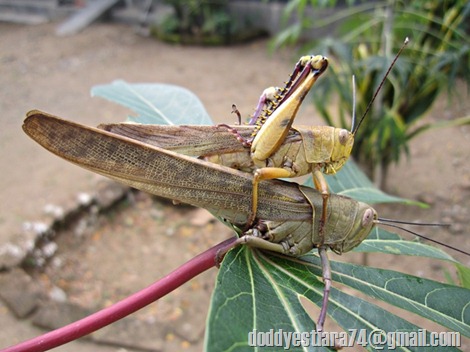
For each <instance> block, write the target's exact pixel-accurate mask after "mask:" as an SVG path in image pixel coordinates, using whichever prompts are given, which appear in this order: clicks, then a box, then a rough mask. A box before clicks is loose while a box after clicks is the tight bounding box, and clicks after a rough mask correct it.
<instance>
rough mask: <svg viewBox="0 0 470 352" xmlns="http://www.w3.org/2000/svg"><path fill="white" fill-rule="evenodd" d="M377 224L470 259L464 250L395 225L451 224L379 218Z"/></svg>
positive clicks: (444, 225)
mask: <svg viewBox="0 0 470 352" xmlns="http://www.w3.org/2000/svg"><path fill="white" fill-rule="evenodd" d="M375 223H376V224H379V225H383V226H390V227H394V228H396V229H400V230H403V231H405V232H408V233H411V234H412V235H415V236H417V237H419V238H422V239H425V240H427V241H430V242H433V243H436V244H439V245H441V246H443V247H446V248H449V249H453V250H454V251H457V252H460V253H462V254H465V255H467V256H469V257H470V253H468V252H466V251H463V250H461V249H458V248H455V247H452V246H450V245H448V244H446V243H443V242H440V241H437V240H434V239H432V238H429V237H426V236H424V235H420V234H419V233H417V232H414V231H411V230H408V229H405V228H404V227H401V226H398V225H395V224H393V223H398V224H407V225H419V226H439V227H448V226H450V224H434V223H422V222H406V221H400V220H392V219H384V218H378V219H377V220H376V222H375Z"/></svg>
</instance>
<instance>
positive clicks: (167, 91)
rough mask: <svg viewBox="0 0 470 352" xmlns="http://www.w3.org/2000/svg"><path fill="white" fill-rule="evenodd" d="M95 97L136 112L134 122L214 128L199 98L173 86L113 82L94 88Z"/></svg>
mask: <svg viewBox="0 0 470 352" xmlns="http://www.w3.org/2000/svg"><path fill="white" fill-rule="evenodd" d="M91 95H92V96H99V97H101V98H104V99H107V100H110V101H113V102H116V103H118V104H121V105H123V106H125V107H128V108H130V109H131V110H133V111H135V112H136V113H137V114H138V116H136V117H129V120H131V121H133V122H139V123H144V124H163V125H181V124H192V125H212V124H213V123H212V120H211V118H210V117H209V115H208V114H207V112H206V110H205V108H204V106H203V105H202V103H201V101H200V100H199V98H198V97H197V96H196V95H194V94H193V93H192V92H191V91H189V90H187V89H185V88H182V87H179V86H175V85H171V84H150V83H141V84H135V83H133V84H131V83H127V82H125V81H121V80H118V81H114V82H113V83H111V84H105V85H99V86H94V87H93V88H92V89H91Z"/></svg>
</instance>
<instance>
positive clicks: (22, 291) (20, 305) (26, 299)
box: [0, 268, 45, 318]
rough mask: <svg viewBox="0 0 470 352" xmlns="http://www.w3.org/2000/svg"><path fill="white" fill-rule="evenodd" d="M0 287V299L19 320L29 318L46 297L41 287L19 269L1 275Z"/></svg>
mask: <svg viewBox="0 0 470 352" xmlns="http://www.w3.org/2000/svg"><path fill="white" fill-rule="evenodd" d="M0 287H1V288H2V289H1V290H0V297H1V298H2V300H3V301H4V302H5V304H6V305H7V306H8V307H9V308H10V310H11V311H12V312H13V313H14V314H15V315H16V316H17V317H18V318H24V317H26V316H28V315H29V314H30V313H31V312H33V310H34V309H36V307H37V306H38V304H39V301H40V299H41V298H43V297H45V292H44V291H43V290H42V288H41V286H40V285H39V284H38V283H37V282H35V281H34V280H33V279H32V278H31V276H29V275H28V274H26V272H24V271H23V270H22V269H19V268H15V269H13V270H11V271H9V272H7V273H4V274H2V275H0Z"/></svg>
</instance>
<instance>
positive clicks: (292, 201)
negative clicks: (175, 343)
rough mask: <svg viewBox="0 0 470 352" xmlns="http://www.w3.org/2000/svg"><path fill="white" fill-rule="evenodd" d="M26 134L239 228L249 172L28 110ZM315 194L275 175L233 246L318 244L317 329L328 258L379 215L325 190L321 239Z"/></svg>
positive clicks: (353, 242) (296, 251) (291, 251)
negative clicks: (255, 215) (249, 224)
mask: <svg viewBox="0 0 470 352" xmlns="http://www.w3.org/2000/svg"><path fill="white" fill-rule="evenodd" d="M23 130H24V131H25V133H26V134H28V136H30V137H31V138H32V139H34V140H35V141H36V142H38V143H39V144H40V145H41V146H43V147H44V148H45V149H47V150H49V151H50V152H52V153H54V154H56V155H58V156H59V157H61V158H63V159H65V160H67V161H70V162H72V163H74V164H76V165H79V166H81V167H83V168H85V169H88V170H91V171H93V172H96V173H99V174H101V175H104V176H107V177H109V178H111V179H114V180H116V181H118V182H121V183H124V184H127V185H129V186H132V187H134V188H137V189H140V190H143V191H146V192H149V193H152V194H155V195H159V196H162V197H166V198H169V199H173V200H177V201H179V202H183V203H188V204H192V205H195V206H198V207H203V208H206V209H208V210H209V211H210V212H212V213H213V214H214V215H216V216H219V217H222V218H225V219H226V220H228V221H229V222H230V223H232V224H234V225H236V226H238V227H240V228H242V227H244V226H245V225H246V222H247V215H248V214H249V212H250V207H249V206H248V204H249V201H248V200H249V199H250V198H251V187H252V175H251V174H249V173H245V172H241V171H238V170H234V169H231V168H228V167H225V166H221V165H216V164H213V163H210V162H207V161H204V160H198V159H195V158H192V157H189V156H186V155H182V154H178V153H175V152H173V151H169V150H165V149H162V148H159V147H155V146H152V145H149V144H145V143H142V142H140V141H137V140H134V139H131V138H128V137H124V136H120V135H117V134H113V133H110V132H107V131H103V130H100V129H96V128H91V127H87V126H83V125H80V124H77V123H74V122H70V121H66V120H63V119H60V118H58V117H55V116H52V115H49V114H46V113H42V112H40V111H36V110H34V111H30V112H29V113H28V114H27V117H26V119H25V121H24V124H23ZM322 212H323V200H322V196H321V194H320V193H319V192H318V191H316V190H314V189H312V188H309V187H302V186H299V185H297V184H294V183H289V182H285V181H281V180H268V181H266V182H263V183H261V184H260V197H259V208H258V215H259V217H260V219H261V220H259V221H258V223H257V224H256V226H253V227H252V228H251V229H249V230H248V231H246V232H245V234H244V236H242V237H240V238H239V239H238V240H237V241H236V243H237V244H247V245H249V246H252V247H255V248H260V249H264V250H269V251H274V252H278V253H283V254H286V255H289V256H300V255H302V254H305V253H307V252H309V251H310V250H312V249H313V248H318V252H319V256H320V259H321V264H322V277H323V280H324V282H325V287H324V296H323V301H322V307H321V311H320V316H319V318H318V322H317V329H318V330H319V331H321V330H322V329H323V324H324V321H325V317H326V312H327V303H328V295H329V290H330V286H331V270H330V265H329V260H328V256H327V253H326V251H327V249H328V248H330V249H331V250H332V251H334V252H336V253H339V254H341V253H343V252H348V251H350V250H351V249H353V248H354V247H356V246H357V245H359V244H360V243H361V242H362V241H363V240H364V239H365V238H366V237H367V236H368V234H369V233H370V231H371V230H372V228H373V227H374V225H376V224H385V223H387V222H391V220H386V219H380V218H378V216H377V212H376V211H375V210H374V209H373V208H372V207H370V206H369V205H367V204H365V203H362V202H358V201H355V200H353V199H351V198H348V197H344V196H340V195H335V194H332V195H331V196H330V200H329V202H328V206H327V219H328V222H326V223H325V226H324V234H325V237H324V238H321V236H320V234H319V227H320V222H321V216H320V214H321V213H322Z"/></svg>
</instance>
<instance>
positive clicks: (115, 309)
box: [1, 237, 236, 352]
mask: <svg viewBox="0 0 470 352" xmlns="http://www.w3.org/2000/svg"><path fill="white" fill-rule="evenodd" d="M235 240H236V237H232V238H230V239H228V240H225V241H223V242H221V243H219V244H217V245H216V246H214V247H211V248H210V249H208V250H206V251H205V252H203V253H201V254H199V255H198V256H196V257H194V258H192V259H191V260H189V261H188V262H186V263H184V264H183V265H181V266H180V267H179V268H177V269H176V270H174V271H173V272H171V273H170V274H168V275H167V276H165V277H163V278H161V279H160V280H158V281H157V282H155V283H154V284H152V285H150V286H148V287H146V288H144V289H143V290H141V291H139V292H136V293H134V294H133V295H131V296H129V297H127V298H125V299H123V300H121V301H119V302H117V303H115V304H113V305H112V306H110V307H107V308H105V309H102V310H100V311H98V312H96V313H94V314H91V315H89V316H87V317H85V318H83V319H80V320H78V321H76V322H73V323H71V324H69V325H66V326H63V327H61V328H59V329H56V330H53V331H50V332H48V333H45V334H43V335H40V336H37V337H34V338H32V339H30V340H26V341H24V342H21V343H19V344H17V345H14V346H11V347H8V348H6V349H4V350H1V352H20V351H22V352H33V351H34V352H40V351H47V350H49V349H51V348H55V347H58V346H61V345H63V344H65V343H67V342H70V341H73V340H75V339H78V338H80V337H83V336H85V335H88V334H90V333H92V332H94V331H96V330H98V329H101V328H103V327H105V326H106V325H109V324H111V323H114V322H116V321H117V320H119V319H122V318H124V317H125V316H127V315H129V314H131V313H134V312H136V311H137V310H139V309H141V308H143V307H145V306H147V305H149V304H150V303H152V302H155V301H156V300H158V299H160V298H161V297H163V296H165V295H167V294H168V293H170V292H171V291H173V290H175V289H176V288H178V287H180V286H181V285H183V284H184V283H186V282H187V281H189V280H190V279H192V278H194V277H196V276H197V275H199V274H201V273H203V272H204V271H206V270H208V269H210V268H212V267H213V266H215V265H216V261H215V258H216V255H217V253H218V252H219V250H220V249H223V248H226V247H227V246H229V245H230V244H231V243H232V242H233V241H235Z"/></svg>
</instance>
